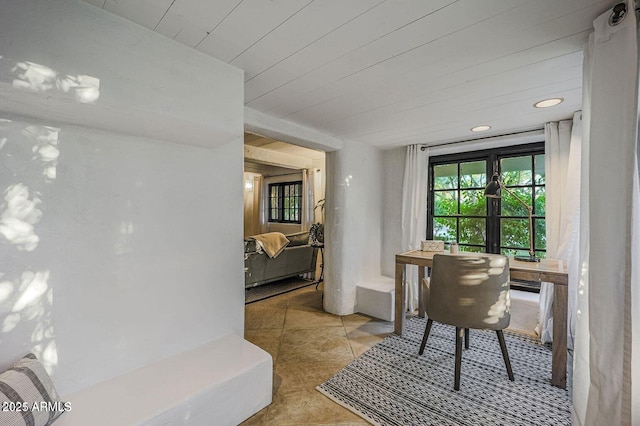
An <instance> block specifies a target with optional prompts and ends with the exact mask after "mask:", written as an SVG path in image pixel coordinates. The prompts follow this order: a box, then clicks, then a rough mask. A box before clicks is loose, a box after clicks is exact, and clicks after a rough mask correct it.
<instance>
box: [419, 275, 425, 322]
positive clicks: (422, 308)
mask: <svg viewBox="0 0 640 426" xmlns="http://www.w3.org/2000/svg"><path fill="white" fill-rule="evenodd" d="M425 269H426V268H425V267H424V266H418V315H419V316H420V317H422V318H424V317H426V316H427V300H426V298H425V294H424V293H425V290H424V284H422V280H423V279H424V270H425Z"/></svg>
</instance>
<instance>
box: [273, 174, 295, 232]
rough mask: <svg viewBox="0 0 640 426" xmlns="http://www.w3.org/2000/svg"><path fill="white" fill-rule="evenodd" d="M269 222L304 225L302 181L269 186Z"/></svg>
mask: <svg viewBox="0 0 640 426" xmlns="http://www.w3.org/2000/svg"><path fill="white" fill-rule="evenodd" d="M269 222H279V223H302V181H296V182H278V183H271V184H269Z"/></svg>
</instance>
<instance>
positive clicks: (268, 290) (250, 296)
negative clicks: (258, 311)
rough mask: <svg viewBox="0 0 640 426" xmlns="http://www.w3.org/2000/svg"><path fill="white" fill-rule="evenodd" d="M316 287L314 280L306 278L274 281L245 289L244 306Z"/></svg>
mask: <svg viewBox="0 0 640 426" xmlns="http://www.w3.org/2000/svg"><path fill="white" fill-rule="evenodd" d="M312 284H313V285H315V284H316V282H315V281H313V280H307V279H304V278H299V277H293V278H286V279H284V280H280V281H274V282H272V283H269V284H263V285H259V286H256V287H249V288H245V289H244V304H245V305H246V304H247V303H253V302H257V301H259V300H264V299H267V298H269V297H273V296H277V295H279V294H283V293H287V292H290V291H293V290H297V289H299V288H302V287H306V286H309V285H312Z"/></svg>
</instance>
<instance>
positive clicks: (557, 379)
mask: <svg viewBox="0 0 640 426" xmlns="http://www.w3.org/2000/svg"><path fill="white" fill-rule="evenodd" d="M553 288H554V290H553V344H552V359H551V384H552V385H553V386H557V387H559V388H562V389H566V388H567V309H568V306H567V305H568V287H567V286H566V285H560V284H554V286H553Z"/></svg>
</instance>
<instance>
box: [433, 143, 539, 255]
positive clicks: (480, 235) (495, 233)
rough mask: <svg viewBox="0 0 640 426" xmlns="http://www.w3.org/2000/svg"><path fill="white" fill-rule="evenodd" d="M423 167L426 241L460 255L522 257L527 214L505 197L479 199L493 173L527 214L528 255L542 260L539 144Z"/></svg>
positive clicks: (436, 159)
mask: <svg viewBox="0 0 640 426" xmlns="http://www.w3.org/2000/svg"><path fill="white" fill-rule="evenodd" d="M429 165H430V167H429V214H428V220H427V238H429V239H436V240H443V241H446V242H457V243H458V244H459V245H460V250H461V251H472V252H487V253H502V254H506V255H508V256H514V255H527V254H528V252H529V222H528V217H529V216H528V211H527V208H526V207H525V206H523V205H522V203H520V201H518V199H516V198H515V197H514V196H512V195H510V194H509V193H508V192H507V191H502V198H500V199H487V198H486V197H485V196H484V188H485V186H486V185H487V182H488V181H489V180H490V179H491V176H492V175H493V173H494V172H497V173H499V174H500V178H501V180H502V182H503V183H504V185H505V186H506V187H507V188H509V190H510V191H512V192H513V193H515V194H516V196H517V197H518V198H520V199H521V200H522V201H523V202H524V203H525V204H527V205H529V206H531V207H532V208H533V214H534V227H533V230H534V232H533V234H534V250H535V252H536V255H537V256H538V257H544V256H545V250H546V237H545V220H544V214H545V210H544V208H545V172H544V144H542V143H538V144H532V145H525V146H517V147H512V148H508V149H500V150H490V151H478V152H471V153H464V154H456V155H447V156H441V157H432V158H431V159H430V161H429Z"/></svg>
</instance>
